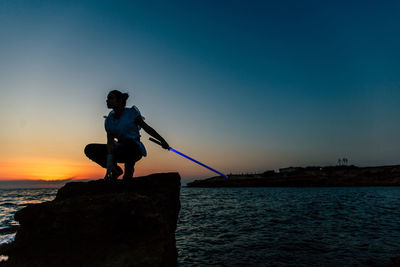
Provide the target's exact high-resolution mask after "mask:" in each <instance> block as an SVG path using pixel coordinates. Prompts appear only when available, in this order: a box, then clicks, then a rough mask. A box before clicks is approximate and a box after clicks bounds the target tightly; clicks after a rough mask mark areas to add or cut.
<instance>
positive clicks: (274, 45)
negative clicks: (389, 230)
mask: <svg viewBox="0 0 400 267" xmlns="http://www.w3.org/2000/svg"><path fill="white" fill-rule="evenodd" d="M399 11H400V2H399V1H239V0H232V1H215V0H212V1H66V0H65V1H60V0H52V1H37V0H29V1H19V0H15V1H14V0H13V1H4V0H0V38H1V42H0V93H1V97H0V108H1V115H0V125H1V130H0V147H1V149H0V180H13V179H43V180H57V179H88V178H89V179H91V178H102V177H104V173H105V170H104V169H102V168H100V167H98V166H97V165H96V164H95V163H93V162H91V161H90V160H89V159H87V158H86V157H85V155H84V153H83V149H84V147H85V145H86V144H88V143H105V142H106V134H105V130H104V118H103V116H104V115H107V114H108V113H109V110H108V109H107V107H106V105H105V100H106V96H107V92H108V91H110V90H111V89H119V90H121V91H123V92H128V93H129V94H130V95H131V97H130V98H129V100H128V106H132V105H136V106H137V107H138V108H139V109H140V111H141V112H142V115H143V116H144V117H145V118H146V122H147V123H148V124H149V125H150V126H152V127H153V128H155V129H156V130H157V131H158V132H159V133H160V134H161V135H162V136H163V137H164V138H165V139H166V140H167V141H168V142H169V144H170V145H171V146H172V147H173V148H175V149H177V150H180V151H181V152H183V153H186V154H188V155H190V156H192V157H194V158H196V159H197V160H199V161H202V162H204V163H205V164H208V165H210V166H212V167H213V168H215V169H217V170H219V171H221V172H224V173H242V172H252V173H254V172H264V171H266V170H269V169H278V168H282V167H288V166H309V165H314V166H315V165H334V164H336V162H337V159H338V158H342V157H346V158H348V159H349V164H355V165H358V166H370V165H391V164H399V163H400V160H399V158H400V140H399V136H400V124H399V117H400V104H399V100H400V16H399ZM148 137H149V136H148V135H147V134H146V133H144V132H143V131H142V138H143V139H142V140H143V142H144V144H145V146H146V148H147V150H148V156H147V157H146V158H144V159H142V160H141V161H140V162H138V163H137V165H136V171H135V176H142V175H147V174H150V173H155V172H171V171H177V172H179V173H180V174H181V176H182V178H183V179H184V180H191V179H194V178H204V177H210V176H214V173H212V172H210V171H209V170H207V169H204V168H203V167H200V166H198V165H196V164H194V163H192V162H190V161H188V160H186V159H184V158H181V157H180V156H178V155H176V154H174V153H173V152H168V151H165V150H163V149H161V148H160V147H159V146H157V145H155V144H153V143H151V142H149V141H148V140H147V139H148Z"/></svg>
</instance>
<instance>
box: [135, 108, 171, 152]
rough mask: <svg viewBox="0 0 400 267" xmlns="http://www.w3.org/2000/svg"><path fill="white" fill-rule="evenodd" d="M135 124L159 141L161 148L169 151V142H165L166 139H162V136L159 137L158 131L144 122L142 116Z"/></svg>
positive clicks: (137, 118) (138, 117)
mask: <svg viewBox="0 0 400 267" xmlns="http://www.w3.org/2000/svg"><path fill="white" fill-rule="evenodd" d="M135 123H136V124H137V125H139V126H140V127H142V129H143V130H145V131H146V133H148V134H149V135H151V136H153V137H154V138H155V139H157V140H159V141H160V142H161V146H162V147H163V148H165V149H169V144H168V143H167V141H165V139H164V138H162V136H161V135H159V134H158V133H157V132H156V130H154V129H153V128H151V127H150V126H149V125H148V124H147V123H145V122H144V120H143V119H142V117H141V116H137V117H136V119H135Z"/></svg>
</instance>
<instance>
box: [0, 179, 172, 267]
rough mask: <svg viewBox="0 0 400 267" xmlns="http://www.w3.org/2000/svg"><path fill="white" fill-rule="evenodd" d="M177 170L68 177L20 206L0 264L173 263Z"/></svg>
mask: <svg viewBox="0 0 400 267" xmlns="http://www.w3.org/2000/svg"><path fill="white" fill-rule="evenodd" d="M179 194H180V176H179V174H178V173H160V174H152V175H149V176H145V177H139V178H135V179H128V180H118V181H105V180H104V179H101V180H97V181H90V182H71V183H68V184H66V185H65V186H64V187H62V188H60V189H59V190H58V192H57V196H56V198H55V199H54V200H53V201H48V202H43V203H40V204H33V205H30V206H27V207H25V208H23V209H21V210H19V211H18V212H17V213H16V214H15V219H16V220H17V221H18V222H19V223H20V228H19V229H18V231H17V234H16V236H15V240H14V241H13V242H11V243H9V244H5V245H2V246H0V255H6V256H8V260H7V261H0V266H17V267H18V266H176V265H177V258H178V253H177V249H176V245H175V230H176V225H177V220H178V214H179V210H180V200H179Z"/></svg>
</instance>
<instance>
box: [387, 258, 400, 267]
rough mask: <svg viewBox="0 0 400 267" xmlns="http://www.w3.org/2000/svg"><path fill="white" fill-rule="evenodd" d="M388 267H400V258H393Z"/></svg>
mask: <svg viewBox="0 0 400 267" xmlns="http://www.w3.org/2000/svg"><path fill="white" fill-rule="evenodd" d="M387 266H388V267H399V266H400V257H399V256H397V257H392V258H390V261H389V263H388V265H387Z"/></svg>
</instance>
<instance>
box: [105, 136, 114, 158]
mask: <svg viewBox="0 0 400 267" xmlns="http://www.w3.org/2000/svg"><path fill="white" fill-rule="evenodd" d="M114 142H115V141H114V136H112V135H111V134H109V133H107V154H113V151H114Z"/></svg>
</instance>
